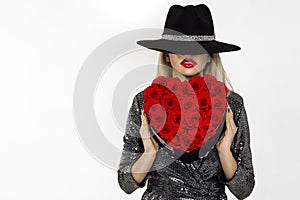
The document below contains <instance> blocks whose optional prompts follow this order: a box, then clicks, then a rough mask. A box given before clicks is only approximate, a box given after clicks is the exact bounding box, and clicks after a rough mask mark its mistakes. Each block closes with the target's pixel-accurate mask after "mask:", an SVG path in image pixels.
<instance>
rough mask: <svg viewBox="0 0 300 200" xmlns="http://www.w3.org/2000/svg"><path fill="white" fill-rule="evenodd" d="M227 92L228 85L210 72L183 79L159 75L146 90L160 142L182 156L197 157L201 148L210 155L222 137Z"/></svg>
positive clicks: (147, 107) (146, 103) (147, 105)
mask: <svg viewBox="0 0 300 200" xmlns="http://www.w3.org/2000/svg"><path fill="white" fill-rule="evenodd" d="M227 92H228V90H227V87H226V86H225V84H224V83H223V82H220V81H217V80H216V78H215V77H214V76H212V75H209V74H205V75H204V76H203V78H202V77H201V76H194V77H192V78H190V79H189V80H188V81H183V82H181V81H180V79H179V78H177V77H176V78H173V77H164V76H159V77H157V78H155V79H154V80H153V81H152V84H151V85H150V86H149V87H147V88H145V89H144V105H143V109H144V112H145V114H146V116H147V118H148V120H149V125H150V128H151V129H152V131H153V132H154V134H155V136H156V137H157V139H158V140H159V142H160V143H161V144H163V145H164V146H166V147H168V149H170V150H172V151H173V152H176V153H177V154H180V155H181V154H183V155H182V156H181V158H182V159H184V158H187V157H189V159H188V160H191V158H193V159H192V160H194V159H196V156H195V155H196V154H199V151H200V150H201V151H200V152H201V154H202V156H204V155H206V154H207V153H208V151H209V150H210V149H211V148H212V147H213V146H214V144H215V143H216V141H217V139H218V138H219V137H220V134H221V132H222V130H223V126H224V120H225V114H226V108H227V101H226V96H227ZM191 155H193V156H192V157H191ZM199 156H200V157H201V155H200V154H199ZM186 161H187V160H186Z"/></svg>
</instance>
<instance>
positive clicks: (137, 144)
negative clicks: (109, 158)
mask: <svg viewBox="0 0 300 200" xmlns="http://www.w3.org/2000/svg"><path fill="white" fill-rule="evenodd" d="M140 115H141V108H140V106H139V100H138V96H137V95H136V96H135V97H134V99H133V102H132V105H131V107H130V109H129V113H128V117H127V122H126V128H125V134H124V136H123V142H124V143H123V151H122V155H121V160H120V164H119V169H118V182H119V185H120V187H121V189H122V190H123V191H125V192H126V193H127V194H130V193H132V192H133V191H135V190H136V189H138V188H141V187H144V186H145V182H146V180H147V177H148V175H147V176H146V177H145V178H144V180H143V181H142V182H141V183H137V182H136V181H135V179H134V178H133V177H132V175H131V167H132V166H133V164H134V163H135V162H136V161H137V160H138V159H139V157H140V156H141V155H142V153H143V152H144V147H143V143H142V139H141V137H140V133H139V130H140V126H141V117H140Z"/></svg>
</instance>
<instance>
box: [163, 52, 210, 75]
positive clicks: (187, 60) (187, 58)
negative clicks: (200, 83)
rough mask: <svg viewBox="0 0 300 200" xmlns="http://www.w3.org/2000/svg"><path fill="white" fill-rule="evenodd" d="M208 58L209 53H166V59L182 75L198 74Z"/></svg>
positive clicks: (208, 60)
mask: <svg viewBox="0 0 300 200" xmlns="http://www.w3.org/2000/svg"><path fill="white" fill-rule="evenodd" d="M210 60H211V57H210V55H209V54H197V55H180V54H172V53H166V61H167V62H170V63H171V65H172V67H173V68H174V69H175V70H176V71H177V72H179V73H180V74H182V75H184V76H195V75H197V74H199V73H200V72H201V71H202V70H203V69H204V68H205V66H206V63H207V62H210Z"/></svg>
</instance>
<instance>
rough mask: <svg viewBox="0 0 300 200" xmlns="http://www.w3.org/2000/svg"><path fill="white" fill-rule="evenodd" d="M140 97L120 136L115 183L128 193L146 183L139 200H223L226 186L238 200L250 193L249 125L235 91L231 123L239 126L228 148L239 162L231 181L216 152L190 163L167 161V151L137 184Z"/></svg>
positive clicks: (231, 99)
mask: <svg viewBox="0 0 300 200" xmlns="http://www.w3.org/2000/svg"><path fill="white" fill-rule="evenodd" d="M143 95H144V94H143V91H141V92H139V93H138V94H136V95H135V97H134V99H133V102H132V105H131V107H130V110H129V114H128V118H127V122H126V129H125V134H124V136H123V142H124V143H123V151H122V155H121V160H120V164H119V169H118V183H119V185H120V187H121V189H122V190H123V191H124V192H126V193H127V194H131V193H132V192H134V191H135V190H136V189H138V188H143V187H144V186H145V185H146V182H147V188H146V190H145V192H144V193H143V195H142V198H141V199H142V200H157V199H161V200H165V199H172V200H177V199H178V200H226V199H227V195H226V193H225V186H227V187H228V189H229V190H230V191H231V192H232V193H233V194H234V196H236V198H237V199H245V198H246V197H248V196H249V195H250V194H251V192H252V191H253V188H254V185H255V180H254V171H253V165H252V154H251V149H250V132H249V125H248V120H247V114H246V110H245V107H244V103H243V98H242V97H241V96H240V95H239V94H238V93H236V92H231V93H230V94H229V95H228V96H227V102H228V104H229V106H230V107H231V109H232V111H233V115H234V122H235V124H236V125H237V127H238V129H237V133H236V135H235V137H234V140H233V142H232V145H231V152H232V154H233V156H234V158H235V160H236V161H237V163H238V168H237V170H236V172H235V174H234V176H233V177H232V178H231V179H230V180H226V177H225V175H224V172H223V169H222V166H221V162H220V159H219V156H218V152H217V150H216V148H213V149H212V150H211V151H210V152H209V154H208V155H207V156H206V157H203V158H199V159H198V160H196V161H194V162H192V163H190V164H189V163H183V162H181V161H179V160H175V161H174V162H169V160H170V158H171V156H170V155H169V154H168V152H167V151H159V152H158V153H157V154H156V158H155V160H154V162H153V164H152V166H151V169H150V171H149V172H148V174H147V176H146V177H145V179H144V180H143V181H142V182H141V183H137V182H136V181H135V179H133V177H132V175H131V173H130V170H131V167H132V165H133V164H134V163H135V162H136V161H137V160H138V159H139V157H140V156H141V155H142V153H143V152H144V148H143V143H142V140H141V138H140V134H139V130H140V126H141V117H140V116H141V110H142V107H143V99H144V97H143ZM165 163H169V164H165ZM164 164H165V165H164ZM162 166H165V167H162Z"/></svg>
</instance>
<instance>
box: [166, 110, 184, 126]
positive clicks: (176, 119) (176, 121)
mask: <svg viewBox="0 0 300 200" xmlns="http://www.w3.org/2000/svg"><path fill="white" fill-rule="evenodd" d="M168 121H169V122H170V123H171V124H172V125H173V126H177V127H179V126H180V122H181V111H180V110H174V111H172V112H170V113H169V115H168Z"/></svg>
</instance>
